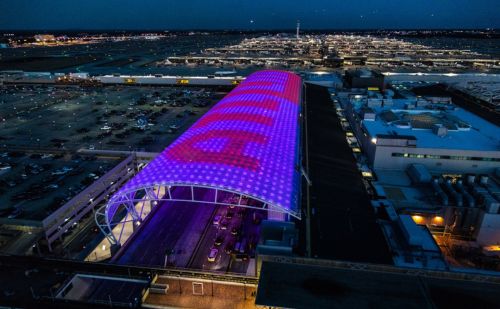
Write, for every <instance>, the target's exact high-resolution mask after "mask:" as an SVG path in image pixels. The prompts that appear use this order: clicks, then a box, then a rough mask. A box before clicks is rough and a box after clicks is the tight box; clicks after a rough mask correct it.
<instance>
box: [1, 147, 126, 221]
mask: <svg viewBox="0 0 500 309" xmlns="http://www.w3.org/2000/svg"><path fill="white" fill-rule="evenodd" d="M0 162H2V163H3V164H4V166H9V168H8V169H5V170H4V171H3V172H2V173H1V174H0V217H3V218H9V219H26V220H35V221H41V220H43V219H44V218H45V217H47V216H48V215H50V214H51V213H52V212H53V211H55V210H56V209H58V208H59V207H60V206H62V205H63V204H64V203H66V202H67V201H69V200H70V199H71V198H72V197H74V196H75V195H77V194H78V193H79V192H81V191H82V190H83V189H85V188H86V187H87V186H89V185H90V184H92V183H93V182H94V181H96V180H97V179H99V177H100V176H102V175H104V174H105V173H106V172H108V171H109V170H110V169H112V168H113V167H114V166H115V165H116V164H118V162H119V161H118V160H116V159H115V160H113V159H111V158H108V159H103V158H97V157H95V156H80V155H71V154H63V153H24V152H20V151H11V152H0Z"/></svg>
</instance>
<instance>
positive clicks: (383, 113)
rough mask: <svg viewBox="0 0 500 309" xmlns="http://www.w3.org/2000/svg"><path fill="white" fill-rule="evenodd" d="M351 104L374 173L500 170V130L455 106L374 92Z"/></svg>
mask: <svg viewBox="0 0 500 309" xmlns="http://www.w3.org/2000/svg"><path fill="white" fill-rule="evenodd" d="M387 93H389V94H387ZM345 102H346V104H345V105H346V111H347V113H346V115H347V117H348V118H351V120H352V122H351V123H353V124H354V126H353V129H354V130H356V131H357V132H355V133H356V136H357V137H358V138H359V143H360V144H361V146H362V147H363V150H364V151H365V153H366V155H367V157H368V159H369V163H370V165H371V166H372V167H373V169H374V170H406V169H407V168H408V167H409V166H410V165H412V164H422V165H424V166H426V168H427V169H428V170H429V171H431V172H432V171H435V172H460V173H475V174H482V173H492V172H493V171H494V170H495V168H498V167H500V140H499V138H498V127H497V126H496V125H494V124H492V123H490V122H488V121H486V120H484V119H482V118H481V117H479V116H476V115H474V114H473V113H471V112H469V111H467V110H465V109H463V108H460V107H457V106H456V105H453V104H452V103H451V102H449V101H448V102H437V101H434V102H433V101H432V100H430V99H425V98H417V97H413V98H404V99H400V98H398V99H395V98H393V97H392V96H391V95H390V91H389V92H386V94H385V95H382V94H380V93H378V92H372V91H368V92H367V94H364V95H359V94H353V95H350V96H349V97H348V98H345Z"/></svg>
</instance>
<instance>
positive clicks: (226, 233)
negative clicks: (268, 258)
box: [192, 206, 246, 272]
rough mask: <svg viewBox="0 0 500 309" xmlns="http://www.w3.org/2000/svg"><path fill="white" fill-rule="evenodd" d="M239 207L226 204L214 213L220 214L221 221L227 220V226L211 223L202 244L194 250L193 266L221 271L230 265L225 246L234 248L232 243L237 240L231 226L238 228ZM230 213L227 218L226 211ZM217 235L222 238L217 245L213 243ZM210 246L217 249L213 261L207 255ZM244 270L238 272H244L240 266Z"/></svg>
mask: <svg viewBox="0 0 500 309" xmlns="http://www.w3.org/2000/svg"><path fill="white" fill-rule="evenodd" d="M240 209H241V208H239V209H238V208H234V207H233V208H230V207H227V206H224V207H221V208H220V210H219V211H218V212H217V213H216V214H214V217H215V216H216V215H219V216H221V222H222V221H224V220H226V221H227V222H228V225H227V228H226V229H224V228H223V227H222V224H221V223H219V224H217V225H213V226H211V227H210V229H209V231H208V232H207V234H206V235H205V237H204V239H203V240H202V246H200V248H199V250H198V251H197V252H196V259H195V263H194V264H193V265H192V267H193V268H199V269H203V270H212V271H223V272H227V271H228V270H229V268H230V266H231V261H232V256H231V253H229V254H228V253H226V252H225V249H226V247H227V246H230V247H232V248H234V245H235V244H236V243H237V242H238V240H239V239H238V235H237V234H236V235H235V234H234V233H233V228H235V229H238V227H240V226H241V224H242V219H241V218H240V217H238V215H237V214H238V211H239V210H240ZM228 211H229V212H231V213H232V217H231V218H230V219H229V218H227V212H228ZM218 236H222V237H223V238H224V240H223V242H222V244H220V245H219V246H217V245H215V240H216V238H217V237H218ZM212 248H215V249H217V250H218V253H217V257H216V260H215V261H214V262H210V261H208V255H209V254H210V251H211V250H212ZM242 268H244V270H240V271H239V272H246V267H244V266H242Z"/></svg>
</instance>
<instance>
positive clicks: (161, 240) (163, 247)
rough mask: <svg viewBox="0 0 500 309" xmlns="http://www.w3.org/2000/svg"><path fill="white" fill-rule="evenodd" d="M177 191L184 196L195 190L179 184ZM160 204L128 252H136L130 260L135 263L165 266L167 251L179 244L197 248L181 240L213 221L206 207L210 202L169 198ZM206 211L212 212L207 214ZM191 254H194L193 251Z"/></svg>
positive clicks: (172, 249)
mask: <svg viewBox="0 0 500 309" xmlns="http://www.w3.org/2000/svg"><path fill="white" fill-rule="evenodd" d="M175 193H176V195H179V196H182V195H185V194H188V195H190V194H191V191H190V188H188V187H177V188H175ZM210 194H211V192H210V191H208V190H207V191H206V192H205V194H204V195H205V197H206V196H207V195H210ZM159 206H160V207H162V208H160V209H159V210H158V211H157V212H155V214H154V217H153V218H151V220H149V221H148V222H147V225H145V226H143V227H142V228H141V230H140V231H139V233H140V234H139V235H137V237H136V238H135V239H134V242H133V244H130V246H131V247H132V248H130V249H127V251H126V253H124V255H125V254H129V253H128V252H132V253H131V255H132V256H131V257H130V259H129V261H130V262H132V263H134V264H137V263H141V264H142V265H154V266H164V264H165V262H166V255H167V254H171V252H176V250H175V249H176V248H184V249H183V250H193V249H194V248H186V247H185V245H184V244H182V243H180V241H181V240H185V239H186V236H189V235H187V234H193V233H195V234H197V233H198V232H197V229H198V228H199V225H202V226H206V224H208V223H210V222H209V220H210V219H211V218H210V217H211V212H207V211H206V210H207V209H206V207H207V206H208V205H206V204H200V203H193V202H165V203H163V204H161V205H159ZM205 213H208V215H206V216H205ZM177 250H178V249H177ZM187 254H189V256H191V254H192V253H191V252H188V253H187ZM173 258H175V256H174V257H173ZM167 262H168V261H167Z"/></svg>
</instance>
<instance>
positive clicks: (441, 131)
mask: <svg viewBox="0 0 500 309" xmlns="http://www.w3.org/2000/svg"><path fill="white" fill-rule="evenodd" d="M432 132H434V134H436V135H437V136H439V137H444V136H446V135H447V134H448V129H447V128H446V127H445V126H443V125H442V124H440V123H436V124H435V125H433V126H432Z"/></svg>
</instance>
